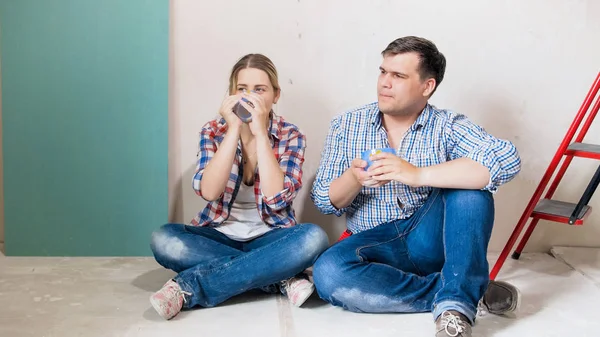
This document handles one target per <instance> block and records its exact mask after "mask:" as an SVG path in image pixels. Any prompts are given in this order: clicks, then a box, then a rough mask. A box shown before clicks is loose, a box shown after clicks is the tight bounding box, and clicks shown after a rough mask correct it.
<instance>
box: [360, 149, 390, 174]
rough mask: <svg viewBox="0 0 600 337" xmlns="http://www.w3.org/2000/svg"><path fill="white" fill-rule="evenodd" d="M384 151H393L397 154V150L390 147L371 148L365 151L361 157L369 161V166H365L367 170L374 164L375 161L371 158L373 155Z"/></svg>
mask: <svg viewBox="0 0 600 337" xmlns="http://www.w3.org/2000/svg"><path fill="white" fill-rule="evenodd" d="M382 152H384V153H391V154H393V155H396V150H394V149H392V148H389V147H385V148H381V149H370V150H366V151H363V153H362V157H361V159H362V160H364V161H366V162H367V167H365V170H367V169H368V168H369V167H370V166H371V165H372V164H373V161H372V160H371V156H374V155H376V154H378V153H382Z"/></svg>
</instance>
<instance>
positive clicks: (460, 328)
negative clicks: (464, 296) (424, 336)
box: [435, 310, 471, 337]
mask: <svg viewBox="0 0 600 337" xmlns="http://www.w3.org/2000/svg"><path fill="white" fill-rule="evenodd" d="M435 337H471V324H470V323H469V319H467V317H465V315H463V314H461V313H460V312H458V311H454V310H450V311H444V312H443V313H442V314H441V315H440V317H438V319H437V320H436V321H435Z"/></svg>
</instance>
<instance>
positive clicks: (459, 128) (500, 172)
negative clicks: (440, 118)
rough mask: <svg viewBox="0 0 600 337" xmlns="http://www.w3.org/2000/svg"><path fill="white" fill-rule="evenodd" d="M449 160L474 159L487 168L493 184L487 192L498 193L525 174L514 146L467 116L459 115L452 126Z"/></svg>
mask: <svg viewBox="0 0 600 337" xmlns="http://www.w3.org/2000/svg"><path fill="white" fill-rule="evenodd" d="M447 137H448V138H449V139H448V141H449V145H450V147H449V149H450V152H449V155H448V157H449V159H450V160H454V159H457V158H470V159H472V160H474V161H476V162H478V163H480V164H481V165H483V166H485V167H487V169H488V170H489V172H490V180H489V182H488V184H487V185H486V186H485V187H484V188H483V190H487V191H490V192H492V193H495V192H497V191H498V188H499V187H500V186H501V185H503V184H506V183H507V182H509V181H511V180H512V179H513V178H514V177H515V176H516V175H517V174H518V173H519V171H520V170H521V158H520V156H519V153H518V151H517V148H516V147H515V145H514V144H512V143H511V142H509V141H507V140H503V139H498V138H495V137H493V136H492V135H490V134H489V133H487V132H486V131H485V130H484V129H483V128H482V127H480V126H479V125H477V124H475V123H473V122H471V121H470V120H469V119H467V118H466V117H465V116H464V115H456V116H454V118H452V120H451V122H450V123H449V125H448V129H447Z"/></svg>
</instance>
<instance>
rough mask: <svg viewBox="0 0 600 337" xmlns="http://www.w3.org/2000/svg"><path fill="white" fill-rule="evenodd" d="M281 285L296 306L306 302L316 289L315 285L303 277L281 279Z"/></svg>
mask: <svg viewBox="0 0 600 337" xmlns="http://www.w3.org/2000/svg"><path fill="white" fill-rule="evenodd" d="M281 286H282V287H283V290H284V291H285V293H286V294H287V297H288V299H289V300H290V302H291V303H292V304H293V305H294V306H296V307H299V306H301V305H302V304H304V302H306V300H307V299H308V298H309V297H310V295H312V293H313V292H314V291H315V285H314V284H313V283H312V282H310V281H309V280H307V279H303V278H296V277H292V278H290V279H288V280H285V281H281Z"/></svg>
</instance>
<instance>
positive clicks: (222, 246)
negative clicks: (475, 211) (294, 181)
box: [151, 224, 329, 308]
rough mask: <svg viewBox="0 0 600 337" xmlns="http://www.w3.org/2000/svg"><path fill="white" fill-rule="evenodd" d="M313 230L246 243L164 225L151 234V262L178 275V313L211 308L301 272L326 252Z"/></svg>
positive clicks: (277, 232) (274, 233) (300, 228)
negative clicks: (180, 297) (180, 308)
mask: <svg viewBox="0 0 600 337" xmlns="http://www.w3.org/2000/svg"><path fill="white" fill-rule="evenodd" d="M328 245H329V240H328V238H327V234H326V233H325V232H324V231H323V230H322V229H321V228H320V227H319V226H317V225H314V224H298V225H296V226H293V227H290V228H277V229H273V230H271V231H269V232H267V233H266V234H264V235H262V236H260V237H258V238H256V239H254V240H251V241H248V242H239V241H234V240H231V239H229V238H228V237H227V236H225V235H224V234H222V233H221V232H219V231H217V230H215V229H214V228H210V227H194V226H187V225H183V224H167V225H164V226H162V227H161V228H160V229H159V230H157V231H156V232H154V233H153V234H152V244H151V248H152V252H153V253H154V257H155V258H156V261H157V262H158V263H159V264H160V265H162V266H163V267H165V268H168V269H171V270H173V271H175V272H177V273H178V275H177V276H176V277H175V278H174V280H175V282H177V284H179V286H180V287H181V289H182V290H183V291H186V292H189V293H191V294H192V295H191V296H186V301H185V303H184V308H192V307H194V306H202V307H213V306H216V305H218V304H220V303H222V302H224V301H225V300H227V299H229V298H231V297H233V296H235V295H238V294H241V293H243V292H246V291H248V290H251V289H265V288H270V286H271V285H273V284H276V283H279V282H280V281H282V280H286V279H288V278H290V277H293V276H296V275H297V274H299V273H301V272H302V271H304V270H305V269H306V268H308V267H310V266H312V265H313V263H314V262H315V260H316V259H317V257H318V256H319V255H320V254H321V253H322V252H323V251H324V250H325V249H326V248H327V247H328Z"/></svg>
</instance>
